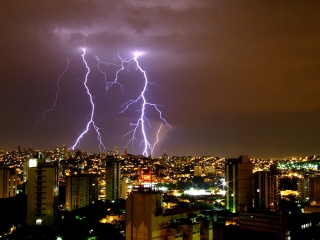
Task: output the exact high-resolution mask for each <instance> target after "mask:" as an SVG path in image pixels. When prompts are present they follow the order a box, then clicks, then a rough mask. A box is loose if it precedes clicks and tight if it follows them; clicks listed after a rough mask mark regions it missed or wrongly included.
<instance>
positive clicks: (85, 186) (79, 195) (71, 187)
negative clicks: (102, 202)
mask: <svg viewBox="0 0 320 240" xmlns="http://www.w3.org/2000/svg"><path fill="white" fill-rule="evenodd" d="M65 183H66V205H65V206H66V210H68V211H72V210H75V209H78V208H82V207H85V206H88V205H91V204H93V203H94V202H95V201H96V200H98V177H97V176H96V175H78V176H70V177H66V180H65Z"/></svg>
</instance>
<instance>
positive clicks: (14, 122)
mask: <svg viewBox="0 0 320 240" xmlns="http://www.w3.org/2000/svg"><path fill="white" fill-rule="evenodd" d="M0 23H1V24H0V34H1V38H0V46H1V53H0V84H1V85H0V96H1V101H0V123H1V125H0V133H1V135H0V149H6V150H14V149H17V146H21V147H29V146H32V147H33V148H34V149H46V150H51V149H54V148H55V147H56V146H57V145H60V146H62V145H66V146H67V147H71V146H72V145H73V143H74V142H75V140H76V138H77V137H78V136H79V134H80V133H81V132H82V131H83V130H84V129H85V126H86V122H87V121H88V119H89V118H90V116H89V114H90V112H91V105H90V102H89V98H88V95H87V94H86V91H85V88H84V85H83V83H84V79H85V75H86V72H87V69H86V67H85V64H84V62H83V61H82V57H81V54H82V53H83V50H82V48H85V49H86V56H85V58H86V60H87V62H88V65H89V67H90V74H89V76H88V83H87V85H88V87H89V88H90V91H91V93H92V94H93V101H94V104H95V110H96V113H95V115H94V121H95V123H96V125H97V126H98V127H100V128H101V129H100V131H101V134H102V140H103V142H104V144H105V146H106V149H107V150H112V149H113V147H114V146H115V145H116V146H118V147H119V151H120V153H123V152H124V148H125V146H126V144H127V143H128V140H129V139H130V138H128V137H123V136H124V134H125V133H126V132H128V131H130V125H129V124H130V122H135V121H136V120H137V118H138V117H139V115H140V112H139V111H138V110H139V109H138V106H132V107H131V108H130V109H128V111H126V112H124V113H122V114H121V113H119V112H120V111H121V110H122V108H121V107H120V106H121V104H123V103H124V102H126V101H128V100H129V99H130V98H136V97H137V96H138V94H139V91H141V89H142V87H143V78H142V75H141V74H139V72H138V71H137V70H136V67H135V66H134V65H131V66H129V67H128V69H127V70H126V71H123V72H122V73H121V75H119V79H118V80H119V82H121V83H122V84H123V90H122V89H121V88H120V87H119V85H114V86H112V88H110V89H109V90H108V91H106V85H105V76H104V75H103V74H101V72H100V71H99V69H98V68H97V60H96V56H97V57H99V58H100V59H101V60H102V61H105V62H109V63H113V64H120V60H119V58H118V53H119V55H120V56H121V57H122V58H123V59H128V58H132V57H133V52H134V51H142V52H144V54H143V55H141V56H139V58H138V60H139V64H140V66H141V68H142V69H143V70H145V71H146V74H147V77H148V81H149V82H150V84H149V85H148V91H147V92H146V97H147V100H148V101H149V102H151V103H155V104H159V105H161V106H159V109H161V111H162V116H163V117H164V118H165V119H166V120H167V121H168V123H169V124H170V125H171V126H172V129H170V128H169V127H166V126H163V127H162V128H161V131H160V134H159V142H158V143H157V145H156V146H155V149H154V152H153V155H154V156H160V155H162V153H163V152H164V151H166V152H167V153H168V154H169V155H170V156H173V155H180V156H187V155H192V156H193V155H197V156H200V155H214V156H219V157H237V156H240V155H241V154H248V155H249V156H250V157H260V158H268V157H286V156H297V155H299V156H310V155H313V154H320V150H319V146H320V127H319V125H320V98H319V93H320V24H319V23H320V2H319V1H315V0H312V1H311V0H304V1H301V0H290V1H270V0H259V1H255V0H252V1H249V0H244V1H237V0H232V1H222V0H221V1H214V0H210V1H205V0H204V1H195V0H189V1H178V0H175V1H172V0H167V1H166V0H162V1H157V0H153V1H152V0H141V1H105V0H91V1H87V0H82V1H80V0H73V1H71V0H54V1H53V0H46V1H38V0H28V1H19V0H15V1H2V2H1V3H0ZM68 61H69V67H70V68H69V69H68V71H66V73H65V74H64V75H63V76H62V77H61V79H60V80H59V87H60V92H59V93H58V101H57V102H56V106H55V109H53V110H52V111H49V112H47V114H46V116H45V118H44V119H42V118H40V122H39V124H36V123H37V120H38V117H39V114H42V113H44V112H45V110H47V109H51V108H52V107H53V103H54V99H55V96H56V94H57V91H58V87H57V79H58V78H59V76H60V74H62V73H63V71H64V70H65V69H66V67H67V63H68ZM117 69H119V67H117V66H114V65H109V66H106V65H105V66H104V68H103V70H104V71H105V72H106V77H107V81H113V80H114V76H115V72H116V70H117ZM147 110H150V108H148V109H147ZM148 117H149V120H150V125H151V126H152V129H147V134H148V137H149V140H150V142H151V143H154V142H155V137H156V133H157V130H158V128H159V126H160V124H161V121H160V118H159V115H157V114H156V112H155V111H154V109H151V110H150V113H149V112H148ZM140 141H141V139H140V138H139V136H138V135H137V141H135V142H134V143H133V144H129V145H128V146H127V149H128V152H129V153H132V154H141V153H142V151H143V149H142V147H141V146H140ZM77 148H80V149H82V150H84V151H94V152H99V147H98V141H97V139H96V134H95V132H94V129H93V128H92V126H91V128H90V131H89V133H88V134H86V135H85V136H84V137H83V139H82V141H81V145H80V146H78V147H77Z"/></svg>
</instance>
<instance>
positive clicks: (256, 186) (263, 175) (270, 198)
mask: <svg viewBox="0 0 320 240" xmlns="http://www.w3.org/2000/svg"><path fill="white" fill-rule="evenodd" d="M279 186H280V175H279V174H277V169H276V166H271V170H270V171H258V172H255V173H253V206H254V207H255V208H259V209H274V210H279V205H280V189H279Z"/></svg>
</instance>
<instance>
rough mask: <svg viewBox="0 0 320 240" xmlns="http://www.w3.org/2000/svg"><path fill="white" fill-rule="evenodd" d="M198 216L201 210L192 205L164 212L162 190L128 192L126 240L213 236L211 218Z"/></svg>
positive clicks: (205, 237)
mask: <svg viewBox="0 0 320 240" xmlns="http://www.w3.org/2000/svg"><path fill="white" fill-rule="evenodd" d="M200 215H202V213H201V210H199V209H192V208H176V209H167V210H166V211H164V209H163V196H162V193H161V192H157V191H154V190H151V189H149V190H147V189H141V190H139V191H135V192H131V193H130V195H129V196H128V199H127V200H126V240H138V239H168V240H170V239H177V240H182V239H190V240H200V239H213V223H212V220H207V219H205V218H204V217H201V218H199V217H198V216H200ZM202 216H203V215H202ZM214 239H216V238H214Z"/></svg>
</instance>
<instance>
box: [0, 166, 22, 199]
mask: <svg viewBox="0 0 320 240" xmlns="http://www.w3.org/2000/svg"><path fill="white" fill-rule="evenodd" d="M17 182H18V181H17V171H16V170H15V169H12V168H9V167H7V166H2V167H1V168H0V198H9V197H15V196H16V193H17V185H18V184H17Z"/></svg>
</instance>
